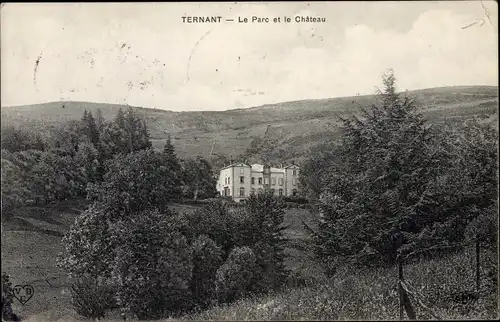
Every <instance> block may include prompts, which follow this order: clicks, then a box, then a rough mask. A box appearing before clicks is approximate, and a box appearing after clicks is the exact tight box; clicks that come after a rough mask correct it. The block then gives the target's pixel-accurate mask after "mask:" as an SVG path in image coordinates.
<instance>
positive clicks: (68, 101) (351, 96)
mask: <svg viewBox="0 0 500 322" xmlns="http://www.w3.org/2000/svg"><path fill="white" fill-rule="evenodd" d="M453 87H497V88H498V85H485V84H483V85H447V86H436V87H424V88H417V89H410V90H409V89H405V90H402V91H398V92H397V93H400V94H402V93H406V92H417V91H425V90H430V89H439V88H453ZM497 94H498V93H497ZM376 95H378V94H377V93H373V94H359V95H349V96H334V97H323V98H304V99H298V100H288V101H280V102H275V103H264V104H261V105H257V106H249V107H237V108H228V109H225V110H187V111H186V110H177V111H175V110H170V109H162V108H158V107H145V106H136V105H130V104H127V103H108V102H96V101H76V100H64V101H63V100H59V101H57V100H54V101H45V102H40V103H32V104H22V105H9V106H1V105H0V109H3V108H16V107H26V106H34V105H43V104H50V103H70V102H72V103H90V104H100V105H118V106H130V107H134V108H142V109H150V110H160V111H165V112H173V113H189V112H228V111H238V110H248V109H254V108H262V107H265V106H270V105H278V104H286V103H292V102H304V101H320V100H328V99H341V98H353V97H364V96H376Z"/></svg>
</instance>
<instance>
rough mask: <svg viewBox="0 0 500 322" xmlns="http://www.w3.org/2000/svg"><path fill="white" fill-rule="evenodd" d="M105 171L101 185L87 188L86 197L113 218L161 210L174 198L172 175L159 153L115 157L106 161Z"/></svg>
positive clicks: (174, 180) (173, 178)
mask: <svg viewBox="0 0 500 322" xmlns="http://www.w3.org/2000/svg"><path fill="white" fill-rule="evenodd" d="M106 169H107V172H106V174H105V175H104V181H103V182H102V183H98V184H90V185H89V188H88V197H89V198H90V199H91V200H96V201H98V202H100V203H102V204H103V205H104V206H105V207H106V211H108V212H110V213H113V214H115V215H116V216H122V215H124V214H128V213H131V212H135V211H142V210H144V209H147V208H155V207H156V208H158V209H160V211H163V210H164V209H166V207H167V204H168V202H170V201H171V200H172V199H174V198H176V188H177V187H176V186H175V183H176V177H175V173H173V172H172V171H170V169H169V168H168V167H167V166H166V164H165V159H164V157H163V155H162V153H158V152H155V151H153V150H151V149H148V150H140V151H136V152H132V153H129V154H126V155H124V154H118V155H116V156H114V158H113V159H111V160H109V161H107V162H106Z"/></svg>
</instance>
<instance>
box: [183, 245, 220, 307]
mask: <svg viewBox="0 0 500 322" xmlns="http://www.w3.org/2000/svg"><path fill="white" fill-rule="evenodd" d="M191 249H192V256H193V278H192V279H191V293H192V296H193V299H194V301H195V302H196V304H197V305H198V306H200V307H201V308H206V307H208V306H209V305H210V304H212V303H213V302H214V300H215V299H216V293H215V277H216V274H217V269H218V268H219V267H220V266H221V265H222V263H223V262H224V260H223V257H222V255H223V253H222V250H221V248H220V247H219V246H218V245H217V244H215V242H214V241H213V240H211V239H210V238H209V237H207V236H206V235H201V236H199V237H198V238H197V239H196V240H195V241H194V243H193V244H192V246H191Z"/></svg>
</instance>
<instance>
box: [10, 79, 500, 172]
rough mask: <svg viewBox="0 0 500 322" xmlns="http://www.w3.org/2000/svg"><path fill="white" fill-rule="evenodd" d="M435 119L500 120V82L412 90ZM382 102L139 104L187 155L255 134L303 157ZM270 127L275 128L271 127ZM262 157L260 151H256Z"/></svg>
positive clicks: (40, 123) (41, 110)
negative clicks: (181, 107) (223, 106)
mask: <svg viewBox="0 0 500 322" xmlns="http://www.w3.org/2000/svg"><path fill="white" fill-rule="evenodd" d="M408 94H409V96H411V97H414V98H415V99H416V102H417V104H418V106H419V108H420V109H421V110H422V112H423V113H424V114H425V115H426V117H427V118H428V119H429V120H431V121H439V120H441V119H443V118H450V117H454V118H456V117H459V118H470V117H473V116H479V117H481V118H483V119H485V121H487V122H494V123H496V119H497V117H498V87H495V86H454V87H440V88H432V89H423V90H417V91H410V92H408ZM374 103H376V96H375V95H365V96H356V97H342V98H328V99H316V100H302V101H293V102H284V103H278V104H268V105H263V106H259V107H254V108H248V109H235V110H227V111H207V112H201V111H200V112H173V111H168V110H160V109H149V108H141V107H134V108H135V109H136V110H137V112H138V113H139V114H140V115H142V116H143V117H144V118H145V119H146V120H147V123H148V125H149V128H150V132H151V136H152V139H153V145H154V146H155V147H156V148H161V147H162V146H163V143H164V140H165V138H166V137H167V134H168V133H170V134H171V135H172V138H173V142H174V145H175V146H176V148H177V151H178V154H179V156H181V157H189V156H195V155H199V154H201V155H203V156H205V157H208V156H209V154H210V151H211V150H212V146H213V152H214V153H221V154H225V155H227V156H237V155H240V154H241V153H243V152H244V151H245V150H246V149H247V148H248V147H250V145H251V142H252V140H253V138H256V137H259V138H263V137H264V134H265V133H266V131H267V136H268V137H269V138H272V139H273V141H272V144H273V146H274V149H275V150H274V151H271V154H270V155H271V161H274V162H282V161H288V160H290V159H295V160H297V159H301V158H302V157H303V156H304V155H306V154H307V151H308V148H310V147H312V146H314V145H316V144H317V143H318V142H320V141H324V140H325V139H327V138H335V137H336V136H337V130H338V126H339V119H338V118H339V116H340V117H345V116H347V115H351V114H353V113H357V111H358V107H359V106H361V107H369V106H370V105H372V104H374ZM119 108H126V106H124V105H115V104H101V103H90V102H51V103H43V104H36V105H26V106H15V107H4V108H2V109H1V114H2V126H4V125H5V124H15V125H23V126H31V127H34V128H39V127H45V126H47V125H51V124H55V123H60V122H63V121H67V120H75V119H79V118H81V115H82V113H83V110H84V109H87V110H90V111H92V112H93V113H95V112H96V111H97V109H101V111H102V113H103V116H104V117H105V118H106V119H111V118H112V117H113V116H114V115H115V114H116V112H117V111H118V109H119ZM268 127H269V129H268ZM256 159H258V156H256Z"/></svg>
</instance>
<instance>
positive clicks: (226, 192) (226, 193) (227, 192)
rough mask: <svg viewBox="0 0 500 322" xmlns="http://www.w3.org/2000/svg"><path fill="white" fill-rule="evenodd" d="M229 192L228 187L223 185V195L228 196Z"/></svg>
mask: <svg viewBox="0 0 500 322" xmlns="http://www.w3.org/2000/svg"><path fill="white" fill-rule="evenodd" d="M229 195H230V193H229V188H228V187H224V196H229Z"/></svg>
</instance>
